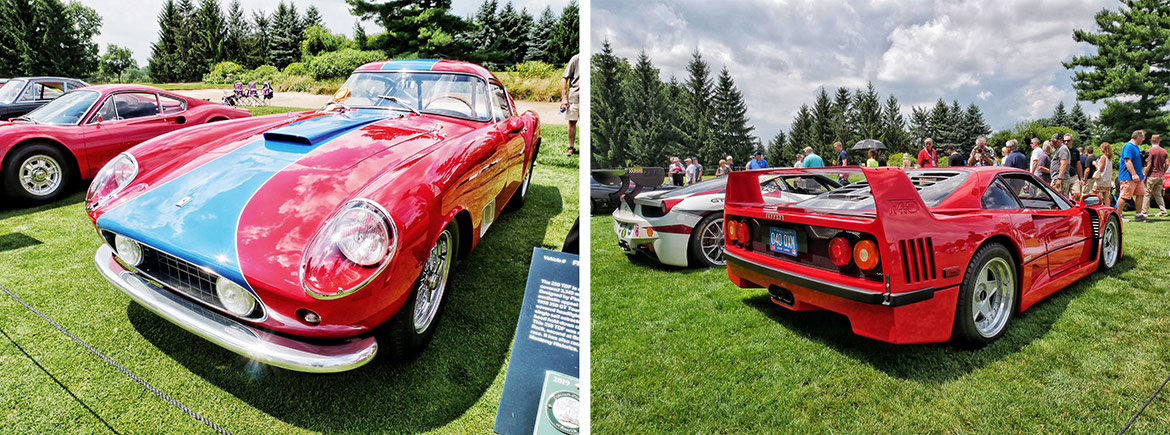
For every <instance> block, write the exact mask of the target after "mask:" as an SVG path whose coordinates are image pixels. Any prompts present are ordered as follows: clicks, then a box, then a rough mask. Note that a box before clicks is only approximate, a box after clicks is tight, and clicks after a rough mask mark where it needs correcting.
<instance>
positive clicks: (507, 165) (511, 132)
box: [489, 82, 525, 204]
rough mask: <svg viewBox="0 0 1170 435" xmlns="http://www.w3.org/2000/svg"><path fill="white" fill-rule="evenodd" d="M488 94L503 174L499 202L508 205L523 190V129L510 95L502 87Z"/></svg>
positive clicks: (492, 85)
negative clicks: (515, 194)
mask: <svg viewBox="0 0 1170 435" xmlns="http://www.w3.org/2000/svg"><path fill="white" fill-rule="evenodd" d="M489 94H490V97H491V103H492V114H493V121H494V122H495V128H496V131H497V133H498V135H499V138H500V148H499V151H498V153H497V154H498V158H499V159H500V163H499V164H500V165H501V166H500V174H499V176H500V177H501V178H502V181H503V183H502V188H501V191H500V197H499V198H498V202H499V203H500V204H503V203H505V202H507V201H508V200H509V199H510V198H511V195H512V194H513V193H514V192H515V191H516V189H519V188H520V184H521V182H522V181H523V177H522V175H523V174H524V145H525V143H524V135H523V133H524V126H523V124H522V123H521V122H520V119H519V118H518V117H517V116H516V111H515V110H513V108H512V103H511V102H510V101H509V100H508V94H507V92H506V91H505V90H504V87H503V86H501V85H500V84H499V83H496V82H492V83H491V84H490V85H489Z"/></svg>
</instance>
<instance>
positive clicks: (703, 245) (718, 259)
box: [690, 213, 727, 267]
mask: <svg viewBox="0 0 1170 435" xmlns="http://www.w3.org/2000/svg"><path fill="white" fill-rule="evenodd" d="M690 250H691V259H692V260H693V261H694V264H696V265H699V266H703V267H723V265H725V264H727V262H726V261H725V260H724V259H723V213H712V214H709V215H707V217H704V218H703V220H701V221H699V225H696V226H695V230H694V231H691V243H690Z"/></svg>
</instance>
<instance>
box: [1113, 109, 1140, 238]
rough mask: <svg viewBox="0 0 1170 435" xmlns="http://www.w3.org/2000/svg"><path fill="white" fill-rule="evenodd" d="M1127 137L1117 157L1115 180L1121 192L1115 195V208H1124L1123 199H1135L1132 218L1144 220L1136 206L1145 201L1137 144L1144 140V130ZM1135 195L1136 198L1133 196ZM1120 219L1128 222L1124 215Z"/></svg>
mask: <svg viewBox="0 0 1170 435" xmlns="http://www.w3.org/2000/svg"><path fill="white" fill-rule="evenodd" d="M1129 138H1130V140H1129V142H1126V143H1125V146H1123V147H1121V158H1120V159H1118V160H1119V161H1120V162H1121V169H1120V170H1119V171H1117V180H1118V181H1120V182H1121V194H1120V195H1118V196H1117V209H1118V210H1125V201H1126V200H1129V199H1135V200H1136V201H1135V202H1134V204H1133V208H1134V210H1136V211H1137V213H1136V214H1135V215H1134V217H1133V219H1134V220H1135V221H1138V222H1145V221H1146V220H1147V219H1146V215H1144V214H1142V212H1141V209H1140V208H1138V207H1141V205H1139V204H1141V203H1143V202H1145V199H1146V184H1145V183H1143V182H1142V179H1143V178H1145V176H1144V175H1142V151H1141V149H1139V148H1138V145H1141V144H1142V141H1144V140H1146V132H1144V131H1141V130H1138V131H1135V132H1133V134H1132V135H1130V137H1129ZM1135 195H1136V196H1137V197H1136V198H1134V196H1135ZM1121 221H1122V222H1129V220H1128V219H1126V218H1124V217H1123V218H1121Z"/></svg>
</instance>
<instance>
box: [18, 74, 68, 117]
mask: <svg viewBox="0 0 1170 435" xmlns="http://www.w3.org/2000/svg"><path fill="white" fill-rule="evenodd" d="M63 93H65V82H64V81H58V80H33V81H30V82H29V83H28V84H27V85H25V87H24V91H22V92H21V94H20V96H19V97H17V98H16V102H15V103H13V105H12V109H11V110H10V111H9V112H8V115H7V116H9V117H13V118H15V117H18V116H20V115H24V114H26V113H28V112H31V111H33V109H36V108H38V107H41V106H43V105H45V103H48V102H50V101H53V99H55V98H57V97H59V96H61V94H63Z"/></svg>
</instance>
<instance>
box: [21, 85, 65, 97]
mask: <svg viewBox="0 0 1170 435" xmlns="http://www.w3.org/2000/svg"><path fill="white" fill-rule="evenodd" d="M63 93H65V83H64V82H37V83H32V84H30V85H28V88H25V90H24V95H21V96H20V100H21V101H39V100H52V99H54V98H57V97H60V96H61V94H63Z"/></svg>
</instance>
